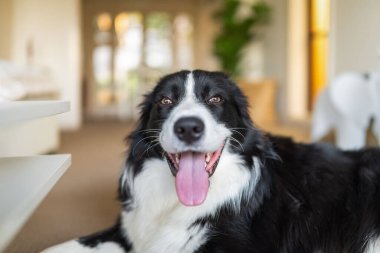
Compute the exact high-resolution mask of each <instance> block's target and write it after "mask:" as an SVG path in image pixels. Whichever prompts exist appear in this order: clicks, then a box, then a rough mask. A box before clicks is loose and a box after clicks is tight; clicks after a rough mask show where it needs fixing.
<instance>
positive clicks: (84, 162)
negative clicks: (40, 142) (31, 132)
mask: <svg viewBox="0 0 380 253" xmlns="http://www.w3.org/2000/svg"><path fill="white" fill-rule="evenodd" d="M130 126H131V124H122V123H109V122H108V123H96V124H86V125H85V126H84V127H83V128H82V129H81V130H80V131H77V132H72V133H64V134H62V139H61V144H62V145H61V147H60V149H59V150H58V153H71V154H72V165H71V167H70V168H69V170H68V171H67V172H66V174H65V175H64V176H63V177H62V178H61V180H60V181H59V182H58V183H57V184H56V185H55V187H54V188H53V190H52V191H51V192H50V193H49V195H48V196H47V198H46V199H45V200H44V201H43V202H42V204H41V205H40V206H39V207H38V209H37V210H36V212H35V213H34V214H33V216H32V217H31V218H30V219H29V221H28V222H27V223H26V224H25V226H24V227H23V229H22V231H21V232H20V233H19V234H18V236H17V237H16V238H15V239H14V241H13V242H12V243H11V245H10V246H9V247H8V249H7V250H6V251H5V252H7V253H8V252H9V253H33V252H39V251H41V250H42V249H44V248H46V247H48V246H50V245H53V244H57V243H60V242H63V241H65V240H69V239H71V238H75V237H78V236H81V235H86V234H89V233H93V232H95V231H97V230H100V229H103V228H106V227H108V226H111V225H112V224H113V222H114V220H115V219H116V218H117V215H118V211H119V206H118V202H117V183H118V176H119V173H120V169H121V166H122V163H123V157H124V152H125V150H126V148H125V145H124V143H123V139H124V137H125V136H126V135H127V134H128V133H129V131H130Z"/></svg>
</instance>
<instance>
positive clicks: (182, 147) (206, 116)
mask: <svg viewBox="0 0 380 253" xmlns="http://www.w3.org/2000/svg"><path fill="white" fill-rule="evenodd" d="M185 86H186V94H185V97H184V98H183V99H182V100H181V102H180V103H179V104H178V105H177V106H176V107H175V108H174V109H173V111H172V112H171V113H170V115H169V118H168V119H167V120H166V121H165V123H164V124H163V126H162V131H161V133H160V143H161V146H162V147H163V149H164V150H165V151H166V152H168V153H180V152H183V151H188V150H189V146H188V145H187V144H186V143H183V142H182V141H180V140H179V139H178V138H177V136H176V135H175V133H174V124H175V123H176V122H177V120H178V119H179V118H182V117H197V118H199V119H200V120H202V122H203V123H204V125H205V132H204V135H203V137H202V138H201V139H200V140H199V141H198V142H197V143H195V144H192V145H191V150H192V151H199V152H204V153H205V152H215V151H216V150H217V149H219V148H220V146H221V145H222V144H223V142H224V141H225V139H226V138H227V137H228V136H230V135H231V131H230V130H229V129H228V128H226V126H225V125H224V124H221V123H218V122H216V120H215V119H214V117H213V116H212V115H211V113H210V111H209V110H208V109H207V108H206V107H205V106H204V105H203V104H201V103H200V102H199V101H197V99H196V97H195V94H194V88H195V83H194V78H193V74H192V73H190V74H188V76H187V80H186V83H185Z"/></svg>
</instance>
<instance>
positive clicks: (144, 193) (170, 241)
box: [122, 150, 260, 253]
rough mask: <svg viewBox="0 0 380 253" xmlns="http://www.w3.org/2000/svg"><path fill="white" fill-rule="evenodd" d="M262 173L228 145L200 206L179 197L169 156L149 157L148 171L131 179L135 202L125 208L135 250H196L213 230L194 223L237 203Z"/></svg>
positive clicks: (145, 252) (141, 252)
mask: <svg viewBox="0 0 380 253" xmlns="http://www.w3.org/2000/svg"><path fill="white" fill-rule="evenodd" d="M127 174H128V173H127ZM259 175H260V173H259V168H257V171H255V170H254V172H253V173H251V171H250V170H248V169H247V168H246V167H245V166H244V165H243V164H241V159H240V158H239V156H238V155H235V154H232V153H229V152H228V151H227V150H225V152H224V154H223V155H222V157H221V159H220V161H219V165H218V168H217V169H216V171H215V173H214V175H213V176H212V177H211V179H210V188H209V192H208V196H207V199H206V200H205V202H204V203H203V204H202V205H200V206H196V207H185V206H183V205H182V204H181V203H180V202H179V201H178V198H177V195H176V191H175V182H174V180H175V179H174V177H173V176H172V174H171V172H170V170H169V168H168V165H167V162H166V161H164V160H160V159H151V160H148V161H146V162H145V164H144V167H143V171H142V172H141V173H140V174H138V175H137V176H136V178H135V179H134V180H133V182H132V180H127V181H128V184H129V187H130V189H131V191H132V195H133V200H134V202H133V206H134V208H133V210H132V211H129V212H123V213H122V221H123V222H122V223H123V226H124V228H125V231H126V235H127V236H128V238H129V240H130V241H131V242H132V243H133V246H134V252H136V253H161V252H162V253H163V252H165V253H167V252H171V253H176V252H181V253H192V252H194V251H195V250H196V249H198V248H199V247H200V246H201V245H202V244H204V242H205V241H206V240H207V237H208V232H209V231H208V228H207V227H201V226H198V225H195V226H194V225H193V226H192V224H194V222H195V221H196V220H197V219H199V218H202V217H204V216H206V215H217V212H218V208H219V207H220V206H221V205H223V204H225V203H228V204H231V205H233V207H235V208H238V205H235V202H239V201H240V200H241V197H242V194H243V191H244V189H246V188H247V187H249V186H250V185H251V184H250V182H252V180H253V181H254V182H256V181H257V177H259ZM252 177H254V178H253V179H252ZM131 184H132V185H131ZM251 190H253V189H251ZM236 204H237V203H236Z"/></svg>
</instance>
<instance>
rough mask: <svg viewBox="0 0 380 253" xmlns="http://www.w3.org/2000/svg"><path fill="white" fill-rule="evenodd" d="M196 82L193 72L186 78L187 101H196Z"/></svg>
mask: <svg viewBox="0 0 380 253" xmlns="http://www.w3.org/2000/svg"><path fill="white" fill-rule="evenodd" d="M194 86H195V80H194V75H193V72H190V73H189V74H188V75H187V77H186V82H185V87H186V93H185V100H188V101H189V100H195V99H196V98H195V92H194Z"/></svg>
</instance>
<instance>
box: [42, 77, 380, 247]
mask: <svg viewBox="0 0 380 253" xmlns="http://www.w3.org/2000/svg"><path fill="white" fill-rule="evenodd" d="M247 106H248V105H247V100H246V98H245V96H244V95H243V94H242V92H241V91H240V89H239V88H238V87H237V85H236V84H235V83H234V82H233V81H231V80H230V79H229V77H228V76H226V75H225V74H223V73H220V72H207V71H202V70H195V71H181V72H177V73H174V74H171V75H168V76H165V77H163V78H162V79H161V80H160V81H159V82H158V84H157V86H156V87H155V88H154V89H153V91H152V92H151V93H150V94H148V95H147V96H146V97H145V101H144V102H143V104H142V106H141V118H140V120H139V122H138V126H137V129H136V130H135V131H134V132H133V133H132V134H131V136H130V139H129V140H130V149H129V153H128V156H127V159H126V163H125V167H124V168H123V171H122V174H121V177H120V187H119V189H120V190H119V195H120V202H121V205H122V210H121V213H120V217H119V219H118V221H117V223H116V225H115V226H114V227H112V228H110V229H108V230H105V231H102V232H99V233H96V234H93V235H90V236H86V237H82V238H79V239H77V240H72V241H69V242H66V243H63V244H60V245H57V246H54V247H52V248H49V249H47V250H46V251H44V252H46V253H58V252H62V253H63V252H65V253H67V252H76V253H95V252H96V253H99V252H104V253H116V252H117V253H119V252H120V253H121V252H131V253H132V252H133V253H248V252H251V253H303V252H305V253H319V252H321V253H346V252H347V253H362V252H366V253H368V252H380V240H378V238H380V150H379V149H375V148H372V149H365V150H358V151H341V150H338V149H336V148H334V147H332V146H329V145H324V144H298V143H294V142H293V141H292V140H291V139H288V138H281V137H274V136H271V135H268V134H264V133H263V132H262V131H260V130H259V129H258V128H256V127H255V126H254V125H253V123H252V122H251V120H250V118H249V115H248V109H247Z"/></svg>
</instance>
